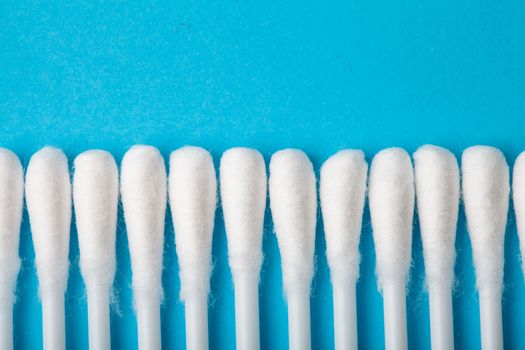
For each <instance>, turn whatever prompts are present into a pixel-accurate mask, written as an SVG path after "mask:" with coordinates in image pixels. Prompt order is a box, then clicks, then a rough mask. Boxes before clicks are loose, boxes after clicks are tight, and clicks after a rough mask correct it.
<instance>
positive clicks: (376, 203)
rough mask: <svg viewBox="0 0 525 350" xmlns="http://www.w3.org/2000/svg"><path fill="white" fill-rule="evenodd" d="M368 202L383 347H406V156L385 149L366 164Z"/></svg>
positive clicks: (409, 209) (409, 214)
mask: <svg viewBox="0 0 525 350" xmlns="http://www.w3.org/2000/svg"><path fill="white" fill-rule="evenodd" d="M368 202H369V207H370V216H371V219H372V228H373V236H374V245H375V248H376V275H377V282H378V286H379V288H380V290H382V291H383V305H384V323H385V348H386V349H387V350H391V349H396V350H397V349H406V348H407V324H406V295H405V288H406V283H407V280H408V272H409V268H410V261H411V246H412V218H413V212H414V174H413V169H412V163H411V161H410V157H409V155H408V154H407V153H406V152H405V151H404V150H402V149H400V148H388V149H385V150H383V151H381V152H379V153H378V154H376V156H375V157H374V159H373V160H372V165H371V167H370V178H369V184H368Z"/></svg>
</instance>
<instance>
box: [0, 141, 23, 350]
mask: <svg viewBox="0 0 525 350" xmlns="http://www.w3.org/2000/svg"><path fill="white" fill-rule="evenodd" d="M23 198H24V174H23V170H22V166H21V164H20V161H19V160H18V157H17V156H16V155H15V154H14V153H13V152H11V151H9V150H7V149H5V148H0V349H7V350H9V349H12V348H13V299H14V289H15V286H16V277H17V275H18V271H19V270H20V258H19V257H18V247H19V242H20V223H21V221H22V204H23Z"/></svg>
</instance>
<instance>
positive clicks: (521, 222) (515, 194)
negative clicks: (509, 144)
mask: <svg viewBox="0 0 525 350" xmlns="http://www.w3.org/2000/svg"><path fill="white" fill-rule="evenodd" d="M512 199H513V202H514V212H515V215H516V226H517V228H518V237H519V240H520V251H521V267H522V270H523V272H524V274H525V152H522V153H521V154H520V155H519V156H518V158H517V159H516V161H515V162H514V170H513V172H512Z"/></svg>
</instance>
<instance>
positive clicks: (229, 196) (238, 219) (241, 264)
mask: <svg viewBox="0 0 525 350" xmlns="http://www.w3.org/2000/svg"><path fill="white" fill-rule="evenodd" d="M220 187H221V201H222V211H223V214H224V223H225V226H226V237H227V238H228V257H229V261H230V267H231V270H232V274H233V278H234V279H235V276H236V275H237V274H239V273H242V272H248V273H254V274H256V275H259V272H260V270H261V264H262V260H263V254H262V233H263V223H264V210H265V208H266V167H265V164H264V159H263V157H262V156H261V154H260V153H259V152H258V151H256V150H253V149H249V148H232V149H230V150H228V151H226V152H225V153H224V154H223V156H222V158H221V167H220Z"/></svg>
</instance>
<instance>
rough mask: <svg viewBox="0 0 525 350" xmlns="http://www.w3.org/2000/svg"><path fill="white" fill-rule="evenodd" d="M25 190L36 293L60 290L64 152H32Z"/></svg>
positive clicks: (64, 271) (67, 221)
mask: <svg viewBox="0 0 525 350" xmlns="http://www.w3.org/2000/svg"><path fill="white" fill-rule="evenodd" d="M25 190H26V204H27V211H28V213H29V221H30V224H31V232H32V235H33V245H34V247H35V263H36V269H37V274H38V281H39V288H40V295H41V296H44V295H45V294H47V293H50V294H54V293H59V292H60V293H64V292H65V290H66V285H67V276H68V268H69V260H68V253H69V234H70V225H71V183H70V180H69V168H68V163H67V158H66V156H65V155H64V153H62V151H60V150H59V149H57V148H53V147H45V148H43V149H41V150H40V151H38V152H37V153H35V154H34V155H33V156H32V157H31V160H30V161H29V166H28V167H27V172H26V188H25Z"/></svg>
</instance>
